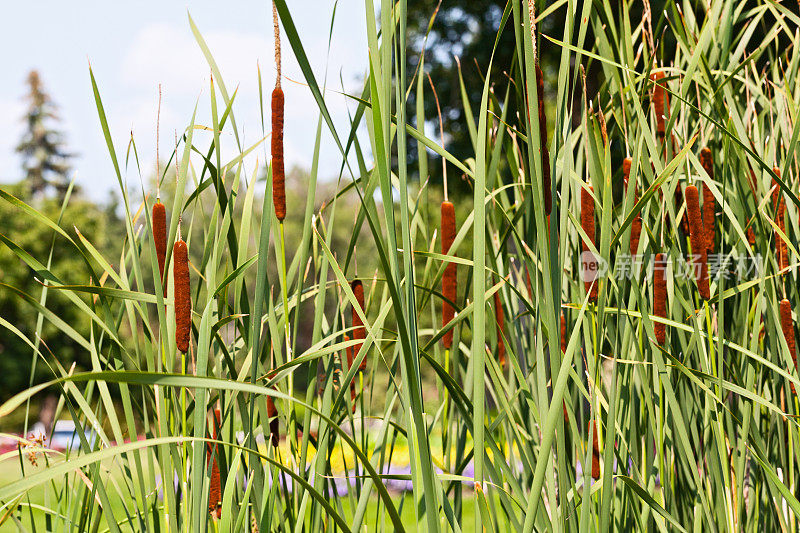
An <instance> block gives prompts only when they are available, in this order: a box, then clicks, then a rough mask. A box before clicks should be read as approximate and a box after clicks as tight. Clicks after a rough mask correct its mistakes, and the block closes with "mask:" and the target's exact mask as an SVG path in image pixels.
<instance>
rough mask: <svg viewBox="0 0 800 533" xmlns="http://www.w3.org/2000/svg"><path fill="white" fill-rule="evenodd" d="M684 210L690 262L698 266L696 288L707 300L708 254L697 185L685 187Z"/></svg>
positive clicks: (708, 292) (709, 295)
mask: <svg viewBox="0 0 800 533" xmlns="http://www.w3.org/2000/svg"><path fill="white" fill-rule="evenodd" d="M685 196H686V211H687V213H688V215H689V238H690V239H691V240H692V256H693V257H692V262H694V263H695V265H696V267H697V266H699V267H700V271H699V272H698V273H697V290H698V291H699V293H700V297H701V298H702V299H703V300H708V299H709V298H710V297H711V293H710V291H709V288H708V261H707V259H708V257H707V256H708V254H707V252H706V244H705V240H704V238H703V221H702V217H701V214H700V193H699V191H698V190H697V187H695V186H694V185H689V186H688V187H686V192H685Z"/></svg>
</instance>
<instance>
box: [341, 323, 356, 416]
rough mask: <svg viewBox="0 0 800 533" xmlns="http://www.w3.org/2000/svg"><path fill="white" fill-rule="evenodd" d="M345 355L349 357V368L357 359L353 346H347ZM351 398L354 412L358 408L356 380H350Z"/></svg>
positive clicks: (347, 338) (346, 338)
mask: <svg viewBox="0 0 800 533" xmlns="http://www.w3.org/2000/svg"><path fill="white" fill-rule="evenodd" d="M349 341H350V337H348V336H347V335H345V336H344V342H349ZM345 356H346V357H347V368H348V369H349V368H350V367H351V366H353V359H355V353H354V351H353V347H352V346H348V347H347V348H345ZM350 399H351V400H352V401H353V412H355V410H356V382H355V380H351V381H350Z"/></svg>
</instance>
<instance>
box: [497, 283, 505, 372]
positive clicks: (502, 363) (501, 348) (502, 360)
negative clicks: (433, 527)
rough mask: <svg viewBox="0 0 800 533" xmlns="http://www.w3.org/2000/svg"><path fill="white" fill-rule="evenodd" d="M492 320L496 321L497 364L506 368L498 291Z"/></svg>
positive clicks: (503, 327) (502, 317)
mask: <svg viewBox="0 0 800 533" xmlns="http://www.w3.org/2000/svg"><path fill="white" fill-rule="evenodd" d="M494 318H495V320H496V321H497V362H498V363H500V367H501V368H505V367H506V343H505V342H504V341H503V336H504V335H505V332H506V324H505V315H504V313H503V303H502V302H501V301H500V291H497V292H496V293H494Z"/></svg>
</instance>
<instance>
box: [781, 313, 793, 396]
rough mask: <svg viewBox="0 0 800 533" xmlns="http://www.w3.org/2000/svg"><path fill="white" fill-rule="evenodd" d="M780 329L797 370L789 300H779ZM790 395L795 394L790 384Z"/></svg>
mask: <svg viewBox="0 0 800 533" xmlns="http://www.w3.org/2000/svg"><path fill="white" fill-rule="evenodd" d="M781 329H782V330H783V338H784V339H786V345H787V346H788V347H789V355H791V356H792V363H794V368H795V369H797V355H796V354H795V349H794V321H793V320H792V304H791V303H789V300H787V299H786V298H784V299H783V300H781ZM791 387H792V394H795V390H794V383H791Z"/></svg>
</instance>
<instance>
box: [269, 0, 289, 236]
mask: <svg viewBox="0 0 800 533" xmlns="http://www.w3.org/2000/svg"><path fill="white" fill-rule="evenodd" d="M272 27H273V29H274V32H275V69H276V70H277V75H276V76H275V89H274V90H273V91H272V203H273V205H274V206H275V216H276V217H277V218H278V220H280V221H283V219H284V218H286V179H285V176H284V170H283V90H282V89H281V34H280V26H279V25H278V11H277V8H276V6H275V2H273V3H272Z"/></svg>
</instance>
